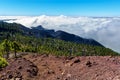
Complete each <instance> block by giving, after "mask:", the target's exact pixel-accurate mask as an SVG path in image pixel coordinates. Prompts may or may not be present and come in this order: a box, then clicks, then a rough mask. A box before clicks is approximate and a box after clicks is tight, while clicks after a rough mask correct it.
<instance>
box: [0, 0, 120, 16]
mask: <svg viewBox="0 0 120 80" xmlns="http://www.w3.org/2000/svg"><path fill="white" fill-rule="evenodd" d="M5 15H11V16H39V15H66V16H120V0H0V16H5Z"/></svg>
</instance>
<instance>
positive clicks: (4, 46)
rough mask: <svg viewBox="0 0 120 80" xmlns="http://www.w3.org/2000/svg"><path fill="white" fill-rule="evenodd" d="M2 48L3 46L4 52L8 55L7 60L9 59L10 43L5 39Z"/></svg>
mask: <svg viewBox="0 0 120 80" xmlns="http://www.w3.org/2000/svg"><path fill="white" fill-rule="evenodd" d="M2 46H3V51H5V53H6V54H7V58H9V54H10V53H9V52H10V48H11V46H10V41H9V40H7V39H5V40H4V41H3V42H2Z"/></svg>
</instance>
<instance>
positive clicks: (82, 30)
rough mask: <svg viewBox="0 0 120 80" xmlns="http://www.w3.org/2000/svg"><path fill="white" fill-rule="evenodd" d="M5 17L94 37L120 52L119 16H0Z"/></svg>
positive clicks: (28, 24) (21, 22)
mask: <svg viewBox="0 0 120 80" xmlns="http://www.w3.org/2000/svg"><path fill="white" fill-rule="evenodd" d="M3 19H16V20H10V21H8V22H16V23H20V24H23V25H25V26H27V27H29V28H30V27H36V26H38V25H42V26H43V27H44V28H47V29H55V30H63V31H66V32H69V33H73V34H76V35H79V36H82V37H86V38H93V39H95V40H97V41H99V42H101V43H102V44H103V45H105V46H106V47H109V48H111V49H113V50H115V51H118V52H120V48H119V47H120V42H119V41H120V35H119V34H120V18H119V17H109V18H108V17H101V18H95V17H68V16H64V15H61V16H46V15H42V16H34V17H30V16H0V20H3Z"/></svg>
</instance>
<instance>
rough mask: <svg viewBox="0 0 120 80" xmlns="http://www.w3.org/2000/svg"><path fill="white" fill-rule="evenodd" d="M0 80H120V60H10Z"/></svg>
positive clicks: (34, 57) (33, 57)
mask: <svg viewBox="0 0 120 80" xmlns="http://www.w3.org/2000/svg"><path fill="white" fill-rule="evenodd" d="M8 62H9V65H8V66H7V67H6V68H3V69H0V80H120V57H118V56H117V57H111V56H87V57H85V56H83V57H56V56H52V55H45V54H44V55H37V54H34V55H33V54H29V55H24V56H23V57H21V58H17V59H9V60H8Z"/></svg>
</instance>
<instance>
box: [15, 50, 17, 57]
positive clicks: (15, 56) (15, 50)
mask: <svg viewBox="0 0 120 80" xmlns="http://www.w3.org/2000/svg"><path fill="white" fill-rule="evenodd" d="M15 58H17V51H16V50H15Z"/></svg>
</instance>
